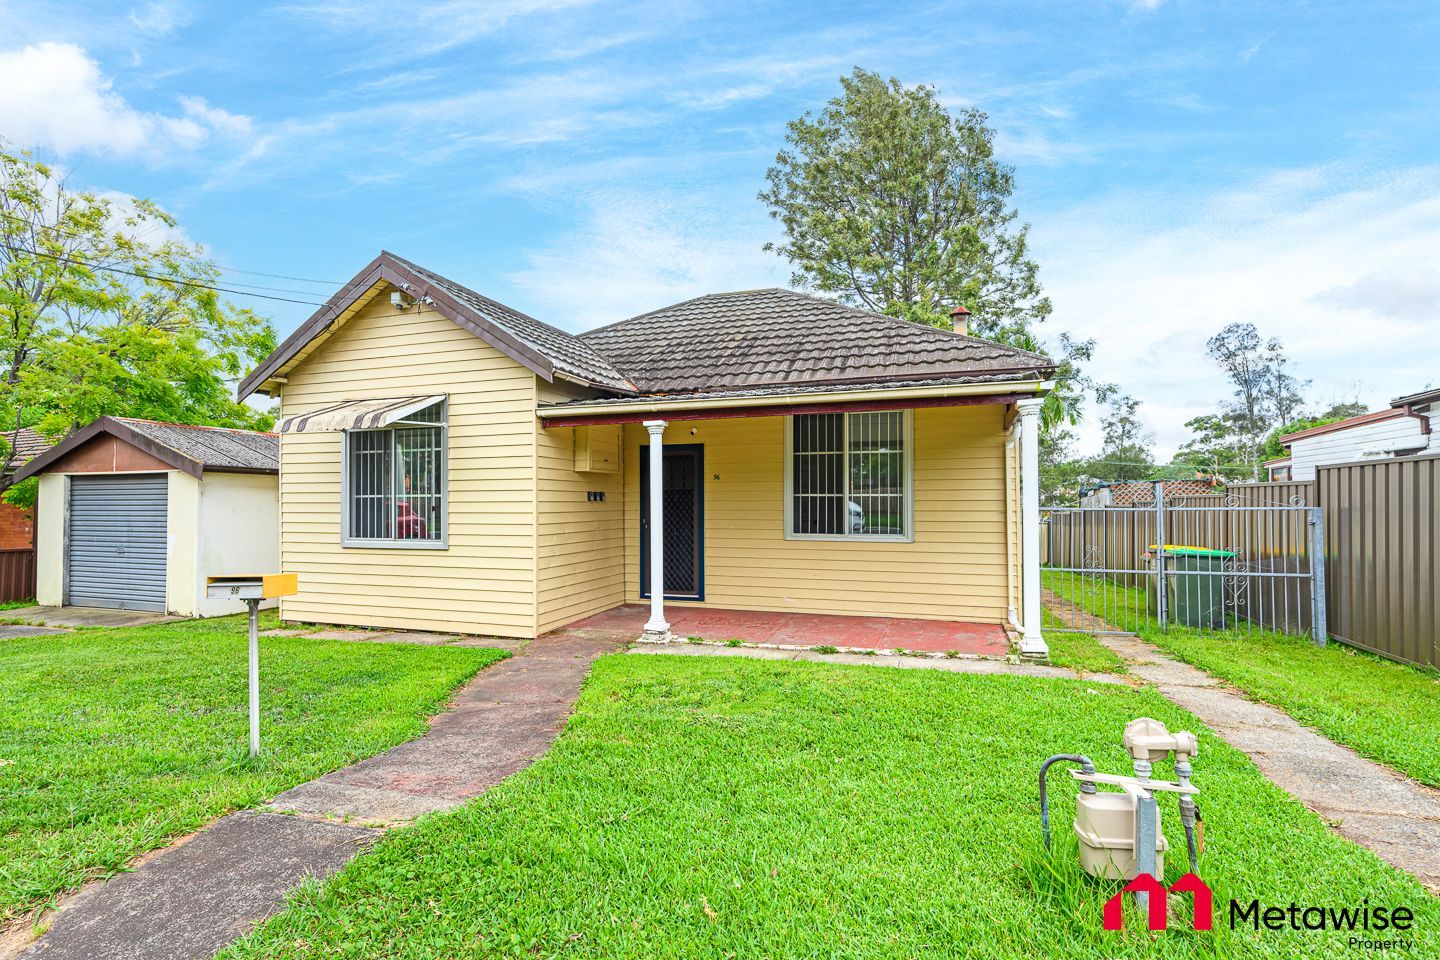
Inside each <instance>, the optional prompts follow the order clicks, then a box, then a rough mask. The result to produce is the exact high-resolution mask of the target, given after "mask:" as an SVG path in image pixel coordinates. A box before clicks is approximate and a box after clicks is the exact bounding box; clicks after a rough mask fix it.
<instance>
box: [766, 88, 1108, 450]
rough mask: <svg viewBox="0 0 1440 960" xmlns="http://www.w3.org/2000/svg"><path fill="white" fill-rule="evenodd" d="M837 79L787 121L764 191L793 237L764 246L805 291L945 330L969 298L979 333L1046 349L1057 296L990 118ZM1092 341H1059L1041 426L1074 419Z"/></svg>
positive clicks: (917, 91)
mask: <svg viewBox="0 0 1440 960" xmlns="http://www.w3.org/2000/svg"><path fill="white" fill-rule="evenodd" d="M840 86H841V92H840V95H839V96H838V97H836V98H834V99H833V100H831V101H830V102H829V104H828V105H827V106H826V107H825V109H824V110H823V111H821V113H820V114H819V116H812V115H811V114H809V113H807V114H805V116H803V117H801V118H799V119H798V120H794V121H792V122H791V123H790V124H789V127H788V133H787V135H786V143H787V147H786V149H784V150H781V151H780V152H779V153H778V154H777V155H776V157H775V165H774V166H772V167H771V168H770V169H769V170H768V171H767V173H766V180H767V183H768V186H767V188H766V189H765V190H762V191H761V192H760V199H761V200H762V201H764V202H765V204H766V205H767V206H768V207H769V208H770V216H771V218H772V219H775V220H778V221H779V222H780V224H781V226H782V228H783V230H784V234H785V239H784V241H782V242H781V243H778V244H776V243H767V244H766V245H765V249H766V250H768V251H772V252H774V253H777V254H779V255H780V256H782V257H784V258H785V259H786V260H788V261H789V262H790V263H791V264H792V265H794V267H795V272H794V273H793V274H792V276H791V282H792V283H794V284H795V285H796V286H798V287H808V288H811V289H814V290H818V291H821V292H823V293H829V294H833V295H834V296H836V297H838V298H839V299H840V300H842V301H844V302H845V303H849V304H853V305H856V306H860V307H864V308H865V309H867V310H875V311H878V312H880V313H884V314H888V315H889V316H893V317H900V318H903V319H906V320H913V321H915V322H917V323H925V324H930V325H933V326H937V327H946V328H948V327H949V325H950V313H951V311H953V310H954V309H955V308H956V307H960V306H963V307H965V308H966V309H967V310H969V311H970V313H971V322H970V328H971V333H972V334H973V335H975V336H979V337H984V338H987V339H990V340H995V341H998V342H1001V343H1005V344H1008V345H1010V346H1014V347H1019V348H1020V349H1023V350H1030V351H1032V352H1035V353H1044V354H1046V355H1049V352H1048V351H1047V350H1045V348H1044V346H1043V345H1042V344H1041V343H1040V341H1039V339H1038V337H1037V336H1036V334H1035V332H1034V326H1035V325H1036V324H1038V323H1040V322H1042V321H1043V320H1044V319H1045V318H1046V317H1047V316H1048V315H1049V314H1050V301H1049V299H1047V298H1046V297H1045V296H1044V293H1043V291H1042V290H1041V286H1040V280H1039V267H1038V265H1037V264H1036V263H1035V261H1034V260H1033V259H1031V257H1030V249H1029V229H1030V228H1029V226H1028V225H1027V224H1023V223H1021V222H1020V221H1019V214H1018V213H1017V212H1016V211H1015V209H1014V208H1013V207H1012V206H1011V204H1010V200H1011V197H1012V195H1013V194H1014V192H1015V175H1014V169H1013V168H1012V167H1010V166H1008V165H1006V164H1003V163H1001V162H1000V161H998V160H997V159H996V158H995V132H994V130H992V129H991V128H990V127H989V126H988V118H987V116H986V115H985V114H984V113H983V112H982V111H979V110H973V109H971V110H963V111H960V112H958V113H957V114H955V115H952V114H951V113H950V112H949V111H948V110H947V109H946V108H945V106H944V105H943V104H942V103H941V102H940V100H939V97H938V96H937V95H936V92H935V88H934V87H930V86H926V85H924V84H921V85H919V86H915V87H907V86H905V85H904V84H902V83H901V82H900V81H899V80H897V79H895V78H894V77H891V78H890V79H888V80H886V79H884V78H882V77H881V76H880V75H879V74H876V73H871V72H870V71H867V70H862V69H860V68H859V67H856V68H855V70H854V72H852V73H851V74H850V75H849V76H848V77H841V78H840ZM1093 348H1094V343H1093V342H1087V341H1075V340H1071V339H1069V338H1068V337H1063V336H1062V341H1061V346H1060V350H1061V356H1060V360H1059V367H1060V369H1059V370H1057V377H1056V379H1057V387H1056V389H1055V390H1054V391H1053V392H1052V393H1051V394H1050V396H1049V398H1047V402H1046V405H1045V407H1044V409H1043V410H1042V426H1043V428H1044V429H1045V430H1046V431H1050V430H1053V429H1057V428H1059V426H1060V425H1061V424H1062V423H1070V424H1074V423H1076V422H1077V421H1078V419H1079V407H1080V403H1081V399H1082V397H1083V395H1084V393H1085V391H1086V390H1087V389H1090V388H1091V387H1093V386H1094V385H1093V384H1091V383H1090V381H1088V380H1087V379H1086V378H1084V377H1083V376H1081V375H1080V373H1079V364H1080V363H1081V362H1082V361H1083V360H1085V359H1088V358H1089V355H1090V351H1091V350H1093Z"/></svg>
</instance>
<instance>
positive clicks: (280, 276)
mask: <svg viewBox="0 0 1440 960" xmlns="http://www.w3.org/2000/svg"><path fill="white" fill-rule="evenodd" d="M0 217H3V218H4V219H6V220H12V221H14V222H15V223H22V224H25V225H26V226H29V227H34V228H36V229H40V230H48V231H50V232H51V233H58V234H59V235H60V236H62V237H70V238H71V239H72V240H84V239H86V238H85V236H84V235H83V234H78V233H73V232H71V231H69V230H62V229H60V228H59V227H57V226H53V225H51V224H48V223H32V222H31V221H29V220H26V219H25V218H24V217H17V216H15V215H14V214H10V213H3V212H0ZM151 229H154V228H153V227H152V228H151ZM213 266H214V267H215V269H217V270H221V271H223V272H225V273H242V274H246V275H247V276H252V277H269V278H270V279H272V280H290V281H292V282H295V283H316V284H321V285H323V286H327V287H338V286H341V285H342V284H343V283H344V281H343V280H317V279H315V278H314V277H297V276H293V275H291V274H285V273H266V272H264V271H262V270H245V269H242V268H241V267H228V266H225V265H224V264H221V263H217V264H213ZM237 286H242V287H255V288H256V289H258V290H276V291H277V292H281V293H305V294H313V292H314V291H310V290H288V291H287V290H281V289H280V288H277V287H264V286H259V285H257V284H249V283H241V284H237Z"/></svg>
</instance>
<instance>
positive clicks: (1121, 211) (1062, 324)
mask: <svg viewBox="0 0 1440 960" xmlns="http://www.w3.org/2000/svg"><path fill="white" fill-rule="evenodd" d="M1437 173H1440V171H1437V170H1434V169H1417V170H1411V171H1408V172H1406V173H1404V174H1403V175H1399V176H1395V177H1392V178H1389V179H1386V180H1381V181H1369V182H1367V181H1365V180H1362V179H1360V178H1358V177H1357V176H1356V174H1355V171H1353V170H1349V169H1341V168H1318V169H1307V170H1297V171H1290V172H1285V173H1281V174H1276V175H1273V176H1270V177H1267V178H1265V179H1263V180H1260V181H1258V182H1255V183H1252V184H1247V185H1241V186H1237V187H1234V188H1232V189H1229V190H1225V191H1219V192H1215V193H1212V194H1211V195H1209V196H1203V195H1202V196H1199V197H1196V196H1194V195H1191V194H1186V195H1185V196H1184V197H1177V198H1176V199H1174V200H1171V199H1169V198H1166V197H1160V196H1129V197H1120V198H1112V199H1110V200H1108V201H1104V202H1097V203H1094V204H1086V205H1083V206H1080V207H1077V208H1075V209H1072V210H1070V211H1068V212H1067V213H1066V214H1064V215H1062V216H1058V217H1049V218H1044V219H1042V220H1039V221H1037V222H1036V224H1035V236H1034V239H1035V250H1036V255H1037V257H1039V259H1040V262H1041V263H1042V264H1043V265H1044V267H1043V269H1042V278H1043V279H1044V280H1045V282H1046V287H1047V290H1048V292H1049V293H1050V295H1051V297H1052V299H1053V300H1054V303H1055V313H1054V316H1053V317H1052V319H1051V320H1050V321H1049V322H1048V323H1047V324H1046V326H1047V328H1048V330H1049V331H1050V332H1052V333H1053V332H1057V331H1060V330H1069V331H1072V332H1074V333H1076V334H1078V335H1080V336H1085V337H1094V338H1096V340H1097V341H1098V342H1099V349H1098V350H1097V352H1096V356H1095V360H1094V362H1093V363H1092V365H1091V368H1090V372H1092V373H1093V374H1095V375H1096V376H1098V377H1100V378H1102V379H1105V380H1112V381H1115V382H1117V383H1119V384H1120V385H1121V388H1122V389H1124V390H1126V391H1127V392H1130V393H1132V394H1134V395H1135V396H1137V397H1139V398H1140V399H1141V400H1142V401H1144V407H1143V408H1142V413H1143V414H1144V416H1145V420H1146V424H1147V426H1148V427H1150V428H1151V429H1152V430H1154V431H1155V432H1156V434H1157V435H1158V438H1159V444H1160V447H1161V449H1162V451H1163V452H1165V453H1169V452H1171V451H1173V450H1174V448H1175V447H1177V446H1178V445H1179V444H1180V443H1182V442H1184V440H1185V439H1186V432H1185V430H1184V427H1183V424H1184V422H1185V421H1186V420H1187V419H1189V418H1191V417H1194V416H1196V415H1198V414H1201V413H1206V412H1211V411H1213V410H1214V409H1215V408H1216V407H1217V406H1218V404H1219V403H1220V402H1221V401H1222V400H1223V399H1225V398H1226V397H1227V396H1228V392H1229V388H1228V386H1227V384H1226V383H1225V381H1224V379H1223V377H1222V376H1221V374H1220V372H1219V371H1218V370H1217V369H1215V367H1214V365H1213V364H1212V363H1211V362H1210V360H1209V359H1208V358H1207V357H1206V356H1205V340H1206V338H1207V337H1209V336H1210V335H1211V334H1213V333H1214V332H1216V331H1217V330H1219V329H1220V328H1221V327H1222V326H1224V325H1225V324H1227V323H1231V322H1249V323H1253V324H1255V325H1256V326H1257V327H1258V328H1259V329H1260V331H1261V333H1262V334H1263V335H1265V336H1267V337H1269V336H1278V337H1280V338H1281V339H1282V340H1283V341H1284V342H1285V345H1286V347H1287V349H1288V351H1289V353H1290V354H1291V355H1292V357H1293V358H1294V359H1295V361H1296V367H1297V370H1296V372H1297V374H1298V375H1299V376H1301V377H1303V378H1308V379H1311V380H1313V382H1314V384H1313V387H1312V388H1311V395H1312V397H1313V398H1314V399H1315V401H1316V402H1317V404H1319V403H1320V402H1323V401H1325V400H1326V399H1329V398H1334V397H1337V396H1339V397H1342V398H1344V397H1354V396H1355V395H1356V393H1357V384H1358V394H1359V398H1360V399H1361V400H1363V401H1365V402H1367V403H1369V404H1371V406H1372V407H1375V406H1380V405H1383V404H1385V403H1386V402H1387V401H1388V400H1389V398H1390V397H1393V396H1396V395H1399V394H1403V393H1406V392H1409V391H1410V390H1412V389H1419V388H1420V387H1422V386H1423V385H1424V384H1425V383H1427V382H1428V381H1429V380H1430V379H1433V377H1434V372H1433V368H1434V358H1433V355H1432V351H1430V350H1425V349H1417V345H1419V344H1426V343H1436V342H1440V282H1437V281H1436V279H1435V276H1436V275H1435V270H1434V257H1435V251H1436V250H1440V179H1437V176H1436V175H1437ZM1097 436H1098V430H1097V427H1096V424H1095V423H1094V422H1093V418H1092V419H1091V421H1090V422H1088V423H1087V424H1086V425H1085V427H1084V429H1083V430H1082V440H1083V441H1085V442H1086V444H1087V446H1088V447H1089V448H1091V449H1093V448H1094V447H1095V446H1096V445H1097Z"/></svg>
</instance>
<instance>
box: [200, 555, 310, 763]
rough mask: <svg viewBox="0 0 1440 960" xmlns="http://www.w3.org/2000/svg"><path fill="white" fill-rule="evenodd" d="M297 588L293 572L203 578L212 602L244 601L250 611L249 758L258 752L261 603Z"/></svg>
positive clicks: (288, 593)
mask: <svg viewBox="0 0 1440 960" xmlns="http://www.w3.org/2000/svg"><path fill="white" fill-rule="evenodd" d="M299 589H300V583H299V578H298V577H297V576H296V575H295V574H293V573H269V574H256V575H254V576H228V577H206V578H205V596H206V597H207V598H209V599H211V600H244V601H245V606H247V607H249V608H250V756H252V757H255V756H258V755H259V753H260V601H261V600H271V599H274V598H275V597H289V596H293V595H294V594H295V593H297V592H298V591H299Z"/></svg>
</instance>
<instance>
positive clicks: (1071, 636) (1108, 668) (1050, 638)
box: [1041, 610, 1126, 673]
mask: <svg viewBox="0 0 1440 960" xmlns="http://www.w3.org/2000/svg"><path fill="white" fill-rule="evenodd" d="M1041 617H1042V620H1043V623H1044V633H1045V643H1046V644H1047V645H1049V647H1050V662H1051V663H1052V664H1054V665H1055V666H1057V667H1069V668H1071V669H1072V670H1079V671H1080V672H1081V673H1125V672H1126V667H1125V661H1124V660H1121V659H1120V655H1119V654H1117V653H1115V651H1113V650H1111V649H1110V648H1109V647H1106V646H1104V645H1103V644H1101V643H1100V641H1099V640H1097V639H1095V637H1094V635H1093V634H1089V633H1074V632H1071V631H1066V630H1062V629H1060V620H1059V619H1058V618H1057V617H1056V616H1055V614H1053V613H1051V612H1050V611H1049V610H1042V611H1041Z"/></svg>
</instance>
